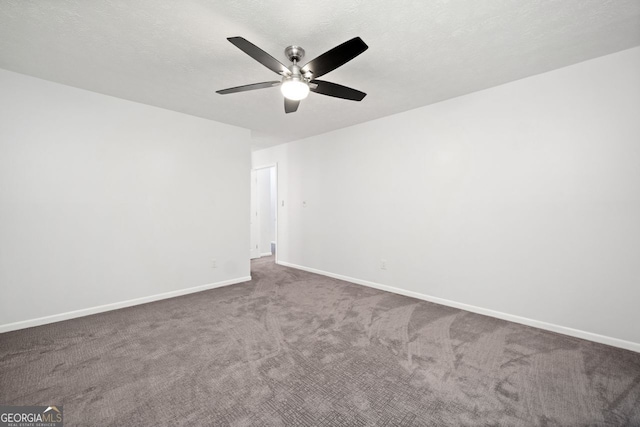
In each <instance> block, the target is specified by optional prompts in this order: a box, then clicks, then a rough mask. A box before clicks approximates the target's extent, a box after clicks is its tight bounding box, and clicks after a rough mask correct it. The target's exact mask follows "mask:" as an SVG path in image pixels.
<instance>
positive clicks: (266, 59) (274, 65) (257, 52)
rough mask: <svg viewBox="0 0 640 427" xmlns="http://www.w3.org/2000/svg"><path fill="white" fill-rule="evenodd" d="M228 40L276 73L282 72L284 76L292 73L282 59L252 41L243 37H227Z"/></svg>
mask: <svg viewBox="0 0 640 427" xmlns="http://www.w3.org/2000/svg"><path fill="white" fill-rule="evenodd" d="M227 40H229V41H230V42H231V43H233V44H234V45H235V46H236V47H237V48H238V49H240V50H241V51H243V52H244V53H246V54H247V55H249V56H250V57H252V58H253V59H255V60H256V61H258V62H259V63H261V64H262V65H264V66H265V67H267V68H268V69H270V70H271V71H273V72H274V73H277V74H280V75H282V76H288V75H291V71H289V69H288V68H287V67H285V66H284V65H283V64H282V63H281V62H280V61H278V60H277V59H276V58H274V57H273V56H271V55H269V54H268V53H267V52H265V51H264V50H262V49H260V48H259V47H258V46H256V45H254V44H253V43H251V42H250V41H248V40H246V39H244V38H242V37H229V38H227Z"/></svg>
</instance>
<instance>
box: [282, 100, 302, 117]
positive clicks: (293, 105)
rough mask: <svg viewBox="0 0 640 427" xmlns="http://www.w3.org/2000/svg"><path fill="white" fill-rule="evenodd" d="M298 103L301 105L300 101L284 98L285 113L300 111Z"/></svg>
mask: <svg viewBox="0 0 640 427" xmlns="http://www.w3.org/2000/svg"><path fill="white" fill-rule="evenodd" d="M298 105H300V101H292V100H290V99H288V98H285V99H284V112H285V113H287V114H288V113H295V112H296V111H298Z"/></svg>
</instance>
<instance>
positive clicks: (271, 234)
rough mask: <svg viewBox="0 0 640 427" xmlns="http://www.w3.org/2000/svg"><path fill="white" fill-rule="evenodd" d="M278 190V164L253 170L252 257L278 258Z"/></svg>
mask: <svg viewBox="0 0 640 427" xmlns="http://www.w3.org/2000/svg"><path fill="white" fill-rule="evenodd" d="M277 192H278V168H277V165H269V166H263V167H259V168H255V169H253V170H252V171H251V248H250V249H251V251H250V254H251V259H257V258H262V257H269V256H273V257H274V259H276V260H277V246H278V218H277V200H278V194H277Z"/></svg>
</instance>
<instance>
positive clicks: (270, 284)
mask: <svg viewBox="0 0 640 427" xmlns="http://www.w3.org/2000/svg"><path fill="white" fill-rule="evenodd" d="M252 269H253V271H252V274H253V277H254V279H253V281H252V282H249V283H244V284H238V285H233V286H228V287H225V288H220V289H215V290H210V291H205V292H200V293H197V294H192V295H187V296H184V297H179V298H173V299H170V300H164V301H159V302H155V303H151V304H146V305H142V306H137V307H132V308H127V309H122V310H117V311H112V312H108V313H103V314H98V315H94V316H89V317H84V318H81V319H74V320H70V321H66V322H60V323H56V324H51V325H45V326H41V327H37V328H31V329H26V330H22V331H16V332H10V333H5V334H1V335H0V404H4V405H49V404H62V405H64V415H65V425H68V426H75V425H91V426H98V425H99V426H109V425H112V426H125V425H129V426H174V425H185V426H187V425H188V426H196V425H198V426H200V425H215V426H227V425H231V426H258V425H268V426H341V425H345V426H365V425H380V426H412V425H416V426H417V425H438V426H440V425H443V426H446V425H451V426H487V425H498V426H530V425H532V426H534V425H535V426H556V425H559V426H586V425H589V426H591V425H615V426H624V425H626V426H640V354H638V353H633V352H630V351H625V350H621V349H616V348H613V347H608V346H605V345H600V344H595V343H591V342H588V341H583V340H580V339H576V338H570V337H566V336H562V335H558V334H554V333H551V332H546V331H542V330H538V329H535V328H530V327H526V326H522V325H518V324H514V323H510V322H506V321H502V320H497V319H493V318H490V317H485V316H481V315H478V314H473V313H469V312H465V311H461V310H457V309H453V308H449V307H444V306H440V305H437V304H432V303H428V302H424V301H420V300H415V299H412V298H407V297H403V296H399V295H395V294H391V293H386V292H382V291H378V290H374V289H369V288H366V287H363V286H358V285H354V284H350V283H345V282H342V281H339V280H334V279H330V278H326V277H323V276H318V275H314V274H310V273H306V272H302V271H298V270H293V269H289V268H285V267H281V266H276V265H274V264H273V263H272V260H271V259H269V258H267V259H262V260H260V261H257V262H254V263H253V266H252ZM568 309H570V308H568Z"/></svg>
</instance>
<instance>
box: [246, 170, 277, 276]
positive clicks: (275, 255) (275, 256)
mask: <svg viewBox="0 0 640 427" xmlns="http://www.w3.org/2000/svg"><path fill="white" fill-rule="evenodd" d="M268 168H275V174H274V175H275V177H276V185H275V192H276V194H275V195H274V197H275V199H276V211H275V215H276V253H275V254H274V258H275V263H276V264H277V263H278V252H279V249H278V248H279V243H278V241H279V239H278V217H279V215H278V211H279V209H278V208H279V206H280V205H279V204H278V201H279V199H278V190H279V184H278V183H279V182H280V179H279V177H278V163H277V162H276V163H270V164H266V165H260V166H256V167H254V168H252V169H251V171H252V172H256V176H257V172H258V170H260V169H268ZM249 227H251V225H249ZM249 232H251V230H249ZM258 259H259V258H258Z"/></svg>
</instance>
